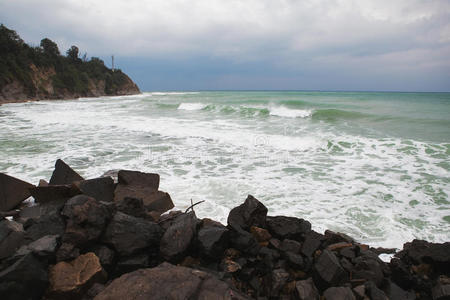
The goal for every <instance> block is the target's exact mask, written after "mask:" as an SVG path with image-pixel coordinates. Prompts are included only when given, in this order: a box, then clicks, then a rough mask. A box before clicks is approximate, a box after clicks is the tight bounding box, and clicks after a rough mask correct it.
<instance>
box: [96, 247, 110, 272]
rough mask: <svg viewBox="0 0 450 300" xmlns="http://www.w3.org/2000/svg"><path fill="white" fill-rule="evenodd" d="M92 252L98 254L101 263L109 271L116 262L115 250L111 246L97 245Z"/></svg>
mask: <svg viewBox="0 0 450 300" xmlns="http://www.w3.org/2000/svg"><path fill="white" fill-rule="evenodd" d="M92 252H94V253H95V255H97V257H98V259H99V260H100V263H101V264H102V266H103V268H104V269H105V270H107V271H108V269H110V268H111V267H112V265H113V262H114V256H115V254H114V251H113V250H111V249H110V248H109V247H106V246H104V245H100V246H96V247H94V249H93V250H92Z"/></svg>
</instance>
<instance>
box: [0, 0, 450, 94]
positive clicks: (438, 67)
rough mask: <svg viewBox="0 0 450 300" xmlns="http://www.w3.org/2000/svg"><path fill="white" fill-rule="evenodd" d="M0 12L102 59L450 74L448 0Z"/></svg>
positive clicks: (161, 4)
mask: <svg viewBox="0 0 450 300" xmlns="http://www.w3.org/2000/svg"><path fill="white" fill-rule="evenodd" d="M0 18H1V20H3V21H2V22H5V24H6V25H7V26H10V27H12V28H14V29H16V30H17V31H18V32H19V34H21V35H22V36H23V38H24V39H25V40H27V41H32V42H34V43H36V44H37V43H39V41H40V39H41V38H43V37H44V36H48V37H49V38H51V39H53V40H55V41H56V42H57V43H58V44H59V45H60V46H61V49H62V50H64V49H67V48H68V47H69V46H70V45H71V44H76V45H78V46H79V47H80V48H81V49H82V51H84V50H85V51H87V52H88V53H92V54H95V55H99V56H101V55H109V54H111V53H114V54H116V55H118V56H123V57H127V56H128V57H130V56H134V57H140V58H142V59H148V60H168V59H170V60H171V61H172V62H176V61H185V60H190V59H197V58H198V57H207V58H208V59H210V60H209V63H213V62H214V61H217V62H220V63H222V62H223V61H227V62H229V63H233V64H248V63H250V64H251V63H254V62H260V63H264V64H268V65H270V68H269V69H270V72H272V73H273V74H275V73H277V74H281V73H280V72H281V70H285V72H286V76H287V75H288V74H291V73H292V72H293V73H294V74H291V75H292V76H293V77H296V76H297V77H299V76H300V77H302V76H303V75H304V74H308V72H311V73H310V74H311V75H314V74H317V73H321V72H322V73H324V74H325V73H326V74H330V73H332V72H336V73H337V72H339V71H340V72H343V73H344V72H345V73H347V77H348V78H349V79H348V80H349V81H351V80H352V79H351V78H353V76H352V74H355V75H354V77H356V78H358V77H361V75H364V76H366V77H367V78H368V80H369V78H371V80H373V78H377V76H378V77H380V78H381V77H383V76H384V77H386V76H391V77H392V79H393V80H394V79H397V80H399V78H402V76H404V77H403V81H405V80H406V78H410V81H411V84H412V83H413V82H420V78H421V76H424V75H425V74H426V75H427V76H429V74H435V75H434V76H442V74H443V75H444V76H447V78H449V75H450V22H449V20H450V2H449V1H447V0H435V1H427V0H396V1H392V0H378V1H370V0H347V1H344V0H322V1H312V0H304V1H300V0H299V1H296V0H280V1H271V0H247V1H242V0H240V1H237V0H228V1H222V0H197V1H184V0H176V1H175V0H153V1H140V0H128V1H120V0H109V1H83V0H78V1H75V0H72V1H71V0H65V1H63V0H41V1H32V0H28V1H27V0H14V1H5V0H3V1H0ZM299 70H301V71H299ZM236 72H237V71H236ZM273 74H272V75H271V76H267V77H266V78H268V80H270V79H271V80H273V81H274V82H276V81H277V80H281V79H283V78H284V79H286V78H285V77H286V76H281V75H280V76H281V77H280V76H279V77H277V78H278V79H275V78H273ZM222 75H223V76H224V78H225V77H226V76H228V77H229V76H232V75H230V73H226V74H222ZM238 75H239V74H234V76H236V78H238V77H241V76H242V75H239V76H238ZM294 75H295V76H294ZM413 75H414V76H413ZM244 76H247V75H244ZM248 76H250V75H248ZM411 76H413V77H414V80H413V79H411ZM228 77H227V78H228ZM425 79H427V80H429V77H427V78H425ZM227 80H228V79H227ZM258 80H262V79H261V78H260V76H258ZM329 80H332V78H330V79H329ZM291 81H292V80H291ZM400 81H401V80H400ZM400 81H399V84H400ZM403 81H401V82H402V84H400V85H404V84H406V85H407V82H404V83H403ZM438 81H439V80H438ZM438 81H436V82H438ZM441 81H442V79H441ZM448 81H449V79H447V82H445V80H444V83H443V84H444V85H442V84H440V85H439V86H433V87H429V89H445V85H446V84H447V83H448V86H450V82H448ZM416 84H417V83H416ZM347 85H348V84H347ZM343 88H344V89H345V88H346V87H343ZM447 90H448V88H447Z"/></svg>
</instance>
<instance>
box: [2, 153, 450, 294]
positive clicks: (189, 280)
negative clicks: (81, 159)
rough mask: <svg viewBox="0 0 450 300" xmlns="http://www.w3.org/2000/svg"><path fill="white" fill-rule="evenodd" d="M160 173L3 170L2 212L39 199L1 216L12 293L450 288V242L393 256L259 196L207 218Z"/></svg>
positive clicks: (414, 245) (60, 166) (61, 167)
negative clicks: (180, 203) (320, 228)
mask: <svg viewBox="0 0 450 300" xmlns="http://www.w3.org/2000/svg"><path fill="white" fill-rule="evenodd" d="M159 181H160V177H159V175H158V174H154V173H142V172H139V171H129V170H120V171H118V172H113V173H111V172H110V173H108V174H104V177H99V178H92V179H84V178H83V177H81V176H80V175H79V174H78V173H77V172H76V171H74V170H73V169H72V168H71V167H70V166H68V165H67V164H65V163H64V162H63V161H62V160H57V162H56V164H55V169H54V171H53V174H52V176H51V178H50V180H49V182H46V181H45V180H41V181H40V183H39V185H38V186H34V185H32V184H29V183H26V182H23V181H21V180H19V179H17V178H14V177H11V176H8V175H5V174H1V173H0V192H1V193H0V196H1V197H2V198H0V200H1V201H0V204H1V205H2V207H1V210H11V209H14V208H15V207H17V205H20V203H21V202H22V201H23V200H25V199H26V198H28V197H29V195H32V196H33V197H34V198H35V202H36V205H34V206H29V207H24V208H22V209H21V210H20V211H18V212H17V211H16V212H15V216H14V220H11V221H10V220H3V221H0V229H1V230H2V232H5V233H6V234H5V235H3V236H1V239H0V282H3V283H4V284H3V285H2V284H0V295H2V299H27V298H33V299H61V298H70V299H97V300H100V299H124V297H125V298H126V297H134V296H136V297H137V296H138V295H140V296H141V297H144V298H145V299H161V298H166V297H175V298H177V299H178V298H180V299H184V298H192V299H205V298H207V299H210V298H214V299H215V298H220V299H221V298H224V297H225V298H226V299H256V298H259V297H263V298H265V299H269V298H271V299H280V298H281V299H319V297H323V298H324V299H327V300H332V299H447V298H448V297H450V242H445V243H429V242H426V241H421V240H413V241H412V242H408V243H405V244H404V246H403V249H402V250H401V251H399V252H397V253H395V255H394V257H393V258H392V260H391V261H390V262H389V263H385V262H383V261H382V260H380V259H379V255H380V254H382V253H393V252H395V249H385V248H372V247H369V246H368V245H365V244H361V243H358V242H357V241H355V240H354V239H353V238H352V237H350V236H348V235H345V234H342V233H338V232H333V231H330V230H326V231H325V232H324V233H319V232H316V231H314V230H312V229H311V223H310V222H309V221H307V220H304V219H301V218H296V217H286V216H271V215H270V213H269V212H268V209H267V208H266V207H265V206H264V204H263V203H262V202H260V201H258V200H257V199H256V198H254V197H253V196H250V195H249V196H248V197H247V199H245V201H244V202H243V203H242V204H241V205H239V206H237V207H235V208H233V209H232V210H231V211H230V213H229V215H228V219H227V225H223V224H221V223H219V222H216V221H214V220H212V219H209V218H203V219H199V218H197V216H196V214H195V208H196V206H197V205H201V202H199V203H191V206H190V207H188V208H187V209H186V210H185V211H184V212H182V211H174V210H172V208H173V207H174V205H173V202H172V200H171V198H170V195H169V194H168V193H166V192H163V191H161V190H159ZM1 218H2V217H0V219H1ZM25 274H26V276H25ZM17 278H23V280H22V281H20V282H19V281H18V280H17ZM30 286H33V287H34V288H33V289H30V288H26V287H30ZM180 287H183V288H180ZM133 295H134V296H133ZM143 295H144V296H143ZM224 295H225V296H224ZM226 295H228V297H226Z"/></svg>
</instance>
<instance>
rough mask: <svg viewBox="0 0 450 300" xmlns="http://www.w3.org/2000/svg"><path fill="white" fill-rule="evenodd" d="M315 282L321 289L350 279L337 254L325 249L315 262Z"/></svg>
mask: <svg viewBox="0 0 450 300" xmlns="http://www.w3.org/2000/svg"><path fill="white" fill-rule="evenodd" d="M314 277H315V280H314V281H315V282H316V284H317V285H318V287H319V288H320V289H321V290H325V289H326V288H328V287H332V286H338V285H340V284H342V283H344V282H346V281H348V275H347V272H345V270H344V269H343V268H342V267H341V265H340V263H339V260H338V258H337V257H336V255H335V254H334V253H333V252H331V251H329V250H324V251H323V252H322V254H321V255H320V256H319V258H318V259H317V261H316V263H315V264H314Z"/></svg>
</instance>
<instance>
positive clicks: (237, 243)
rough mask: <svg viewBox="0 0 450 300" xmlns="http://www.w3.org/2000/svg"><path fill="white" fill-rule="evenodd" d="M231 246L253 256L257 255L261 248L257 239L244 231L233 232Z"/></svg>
mask: <svg viewBox="0 0 450 300" xmlns="http://www.w3.org/2000/svg"><path fill="white" fill-rule="evenodd" d="M230 244H231V246H232V247H233V248H235V249H237V250H239V251H242V252H244V253H248V254H251V255H256V254H257V253H258V252H259V249H260V248H261V246H260V245H259V244H258V242H257V241H256V239H255V237H254V236H253V235H252V234H251V233H249V232H247V231H244V230H231V231H230Z"/></svg>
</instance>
